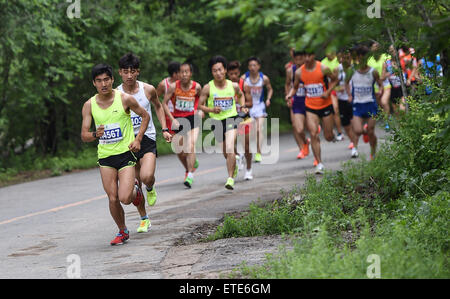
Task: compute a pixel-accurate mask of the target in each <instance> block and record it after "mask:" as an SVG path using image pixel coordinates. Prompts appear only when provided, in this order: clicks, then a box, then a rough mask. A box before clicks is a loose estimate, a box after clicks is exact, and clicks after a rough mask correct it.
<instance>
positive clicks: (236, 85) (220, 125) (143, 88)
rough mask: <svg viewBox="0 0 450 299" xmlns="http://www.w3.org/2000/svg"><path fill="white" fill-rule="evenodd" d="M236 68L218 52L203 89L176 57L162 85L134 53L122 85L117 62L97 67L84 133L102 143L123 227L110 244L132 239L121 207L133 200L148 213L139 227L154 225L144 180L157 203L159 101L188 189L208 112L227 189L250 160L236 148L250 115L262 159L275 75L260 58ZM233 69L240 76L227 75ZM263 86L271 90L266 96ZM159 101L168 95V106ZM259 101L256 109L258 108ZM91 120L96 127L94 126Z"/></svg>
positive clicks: (103, 168)
mask: <svg viewBox="0 0 450 299" xmlns="http://www.w3.org/2000/svg"><path fill="white" fill-rule="evenodd" d="M230 65H231V67H230V68H228V62H227V60H226V59H225V58H224V57H222V56H214V57H212V58H211V59H210V61H209V69H210V71H211V74H212V77H213V79H212V80H211V81H209V82H208V83H207V84H205V85H204V86H203V87H202V86H201V85H200V84H199V83H198V82H195V81H193V80H192V73H193V68H192V65H191V64H189V63H182V64H180V63H177V62H171V63H170V64H169V66H168V73H169V77H167V78H165V79H163V80H162V81H161V82H160V84H158V86H157V87H156V88H155V87H154V86H152V85H151V84H148V83H145V82H142V81H139V80H138V76H139V73H140V61H139V58H138V57H137V56H136V55H134V54H132V53H128V54H126V55H124V56H123V57H121V58H120V60H119V75H120V77H121V79H122V83H121V84H120V85H119V86H118V87H117V88H113V85H114V76H113V69H112V67H111V66H109V65H106V64H98V65H96V66H95V67H94V68H93V69H92V74H91V75H92V82H93V85H94V87H95V88H96V90H97V94H96V95H94V96H93V97H91V98H90V99H89V100H87V101H86V102H85V103H84V105H83V109H82V118H83V120H82V129H81V138H82V140H83V141H84V142H94V141H98V151H97V154H98V165H99V166H100V175H101V179H102V184H103V188H104V190H105V192H106V194H107V196H108V199H109V210H110V213H111V216H112V218H113V219H114V221H115V223H116V225H117V227H118V229H119V233H118V234H117V235H116V237H115V238H114V239H113V240H112V241H111V242H110V244H111V245H118V244H123V243H124V242H125V241H127V240H128V238H129V234H130V232H129V230H128V229H127V226H126V224H125V212H124V209H123V207H122V204H124V205H129V204H131V203H133V205H135V206H136V207H137V210H138V212H139V214H140V216H141V222H140V225H139V227H138V229H137V232H147V231H148V229H149V227H150V226H151V222H150V220H149V217H148V213H147V211H146V208H145V196H144V193H143V190H142V184H144V185H145V190H146V198H147V202H148V205H149V206H153V205H154V204H155V203H156V199H157V193H156V190H155V188H154V184H155V169H156V157H157V149H156V129H155V125H154V122H153V119H152V108H151V106H152V105H153V107H154V111H155V114H156V116H157V118H158V121H159V123H160V124H161V128H162V134H163V138H164V139H165V140H166V141H167V142H173V143H174V147H173V148H175V151H176V153H177V156H178V158H179V160H180V162H181V164H182V165H183V167H184V168H185V179H184V182H183V183H184V185H185V186H187V187H189V188H191V187H192V184H193V182H194V171H195V170H196V169H197V168H198V166H199V161H198V159H197V158H196V155H195V143H196V140H197V138H198V135H199V124H200V123H201V119H202V118H203V117H204V115H205V114H208V115H209V117H210V118H211V119H212V126H211V129H212V130H213V131H214V137H215V140H216V142H218V143H222V144H223V154H224V157H225V159H226V165H227V172H228V178H227V180H226V183H225V188H227V189H230V190H233V189H234V179H235V178H236V176H237V172H238V169H239V166H238V163H236V161H237V160H238V161H241V162H242V160H243V158H242V159H241V156H240V155H237V151H236V139H237V128H238V125H239V124H241V129H243V131H244V134H246V135H249V133H250V130H249V128H250V122H248V119H249V114H250V116H251V117H253V118H254V119H255V120H256V121H255V123H256V126H255V128H256V130H257V132H258V141H259V143H258V152H257V154H259V157H258V156H256V157H255V159H256V160H257V161H258V160H259V161H260V160H261V156H260V154H261V149H260V143H261V142H260V138H262V134H261V133H260V131H261V126H262V121H260V120H259V119H260V118H263V117H266V115H267V114H266V111H265V107H266V105H267V106H268V105H270V99H271V97H272V93H273V91H272V87H271V85H270V80H269V78H268V77H267V76H265V75H263V74H262V73H260V72H259V69H260V67H261V63H260V61H259V59H258V58H256V57H251V58H250V59H249V60H248V65H249V71H248V72H247V73H246V74H244V75H243V76H241V77H240V71H239V66H240V65H239V63H238V62H237V61H235V62H232V63H231V64H230ZM233 65H234V66H233ZM227 71H229V74H228V76H229V78H231V79H232V80H233V81H231V80H229V79H228V78H227ZM263 87H266V89H267V90H268V95H267V97H265V96H264V92H263V90H264V89H263ZM244 94H245V96H244ZM160 98H163V100H162V103H161V102H160V100H159V99H160ZM253 103H255V105H254V109H251V108H252V106H253ZM240 116H241V117H240ZM92 121H94V124H95V130H94V131H91V127H92V125H93V124H92ZM245 141H246V142H245V144H244V146H245V155H244V156H245V157H246V158H247V159H246V160H247V168H246V175H245V179H246V180H251V179H252V178H253V176H252V171H251V161H252V154H251V153H250V146H249V138H248V137H246V138H245Z"/></svg>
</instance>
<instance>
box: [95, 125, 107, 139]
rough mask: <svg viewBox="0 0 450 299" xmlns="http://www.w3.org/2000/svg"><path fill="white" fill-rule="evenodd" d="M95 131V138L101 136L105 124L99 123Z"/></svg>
mask: <svg viewBox="0 0 450 299" xmlns="http://www.w3.org/2000/svg"><path fill="white" fill-rule="evenodd" d="M95 132H96V134H95V136H97V138H100V137H102V136H103V134H105V126H104V125H100V126H99V127H98V128H97V130H96V131H95Z"/></svg>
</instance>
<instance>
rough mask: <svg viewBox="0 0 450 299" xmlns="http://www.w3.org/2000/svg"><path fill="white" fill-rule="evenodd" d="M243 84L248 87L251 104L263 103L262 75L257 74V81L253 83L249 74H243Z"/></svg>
mask: <svg viewBox="0 0 450 299" xmlns="http://www.w3.org/2000/svg"><path fill="white" fill-rule="evenodd" d="M244 80H245V83H246V84H247V85H248V86H249V87H250V93H251V95H252V99H253V104H259V103H264V75H263V73H261V72H259V76H258V81H256V83H253V82H252V80H251V78H250V73H249V72H247V73H245V79H244Z"/></svg>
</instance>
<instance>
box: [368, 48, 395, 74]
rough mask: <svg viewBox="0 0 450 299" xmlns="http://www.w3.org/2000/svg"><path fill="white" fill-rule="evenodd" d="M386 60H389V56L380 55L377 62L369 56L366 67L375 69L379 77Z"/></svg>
mask: <svg viewBox="0 0 450 299" xmlns="http://www.w3.org/2000/svg"><path fill="white" fill-rule="evenodd" d="M388 59H391V56H390V55H387V54H384V53H383V54H381V56H380V58H379V59H378V60H375V57H373V56H371V57H370V58H369V60H367V65H368V66H370V67H373V68H374V69H376V70H377V72H378V75H380V76H381V73H382V72H383V65H384V63H385V62H386V60H388Z"/></svg>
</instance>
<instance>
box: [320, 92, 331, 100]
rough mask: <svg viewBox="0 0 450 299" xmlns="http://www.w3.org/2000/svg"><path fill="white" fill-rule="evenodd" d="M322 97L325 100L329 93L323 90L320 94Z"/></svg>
mask: <svg viewBox="0 0 450 299" xmlns="http://www.w3.org/2000/svg"><path fill="white" fill-rule="evenodd" d="M320 97H321V98H322V99H324V100H326V99H328V98H329V97H330V93H329V92H324V93H322V95H321V96H320Z"/></svg>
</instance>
